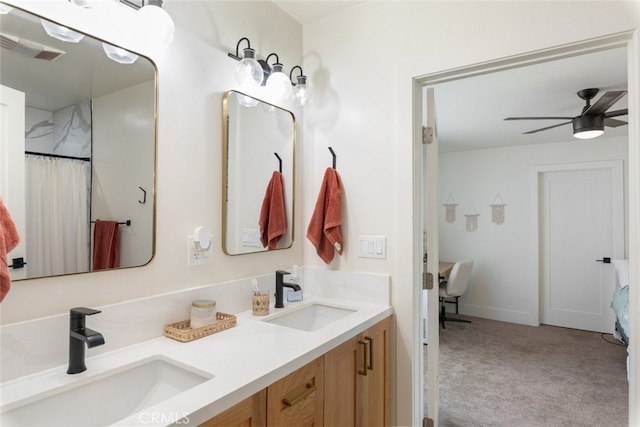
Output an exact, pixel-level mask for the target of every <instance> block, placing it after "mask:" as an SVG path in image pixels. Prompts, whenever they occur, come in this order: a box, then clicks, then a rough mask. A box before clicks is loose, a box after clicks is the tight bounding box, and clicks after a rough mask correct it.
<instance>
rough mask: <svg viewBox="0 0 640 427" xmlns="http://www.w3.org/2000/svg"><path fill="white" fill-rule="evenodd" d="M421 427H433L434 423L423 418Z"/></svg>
mask: <svg viewBox="0 0 640 427" xmlns="http://www.w3.org/2000/svg"><path fill="white" fill-rule="evenodd" d="M422 427H434V422H433V420H432V419H431V418H427V417H424V418H423V419H422Z"/></svg>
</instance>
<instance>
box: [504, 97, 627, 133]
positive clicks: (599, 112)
mask: <svg viewBox="0 0 640 427" xmlns="http://www.w3.org/2000/svg"><path fill="white" fill-rule="evenodd" d="M599 91H600V89H596V88H591V89H583V90H581V91H578V96H579V97H580V98H582V99H584V101H585V103H586V105H585V106H584V108H583V109H582V113H580V115H579V116H575V117H507V118H505V119H504V120H569V121H568V122H564V123H560V124H557V125H553V126H547V127H543V128H540V129H535V130H530V131H528V132H524V133H523V134H531V133H536V132H541V131H543V130H548V129H553V128H556V127H558V126H564V125H568V124H569V123H571V124H572V125H573V136H575V137H576V138H580V139H590V138H595V137H597V136H600V135H602V134H603V133H604V127H605V126H608V127H613V128H615V127H618V126H623V125H626V124H627V122H623V121H622V120H618V119H613V118H612V117H617V116H625V115H627V114H629V110H628V109H627V108H624V109H622V110H615V111H609V112H607V110H608V109H609V108H611V107H612V106H613V104H615V103H616V102H618V100H619V99H620V98H622V97H623V96H625V95H626V94H627V91H626V90H612V91H608V92H605V93H604V95H602V96H601V97H600V98H599V99H598V100H597V101H596V102H595V103H594V104H593V105H591V100H592V99H593V98H594V97H595V96H596V95H597V94H598V92H599Z"/></svg>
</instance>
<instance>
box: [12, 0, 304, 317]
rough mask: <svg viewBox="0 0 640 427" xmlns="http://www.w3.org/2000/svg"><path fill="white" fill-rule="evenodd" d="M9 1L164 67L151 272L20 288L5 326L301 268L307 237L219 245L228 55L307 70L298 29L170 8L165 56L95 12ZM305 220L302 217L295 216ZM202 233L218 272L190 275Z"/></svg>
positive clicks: (58, 2) (255, 17)
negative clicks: (246, 54)
mask: <svg viewBox="0 0 640 427" xmlns="http://www.w3.org/2000/svg"><path fill="white" fill-rule="evenodd" d="M12 3H13V4H15V5H16V6H22V7H23V8H25V9H27V10H31V11H34V12H36V13H39V14H42V15H44V16H48V17H50V18H52V19H53V20H55V21H58V22H59V23H61V24H65V25H67V26H70V27H72V28H75V29H78V30H84V31H86V32H89V33H92V34H95V35H97V36H99V37H101V38H103V39H105V40H107V41H110V42H112V43H115V44H120V45H122V46H124V47H127V48H129V49H131V50H134V51H137V52H139V53H143V54H147V55H149V56H150V57H151V59H152V60H153V61H154V62H155V63H156V64H157V68H158V91H159V101H158V105H159V110H158V141H157V142H158V169H157V192H156V197H157V205H156V221H157V222H156V253H155V257H154V258H153V260H152V261H151V263H150V264H149V265H147V266H145V267H142V268H133V269H124V270H115V271H107V272H97V273H88V274H80V275H72V276H64V277H55V278H47V279H33V280H28V281H25V282H15V283H13V284H12V287H11V291H10V292H9V294H8V295H7V297H6V298H5V300H4V301H3V302H2V306H0V311H1V313H0V316H1V319H2V324H8V323H13V322H18V321H22V320H28V319H35V318H40V317H43V316H50V315H55V314H60V313H65V312H68V310H69V309H70V308H71V307H76V306H89V307H91V306H99V305H106V304H112V303H117V302H120V301H125V300H130V299H134V298H139V297H144V296H149V295H156V294H160V293H165V292H171V291H174V290H180V289H184V288H191V287H195V286H199V285H207V284H215V283H222V282H226V281H229V280H233V279H239V278H245V277H252V276H258V275H262V274H267V273H270V272H273V271H275V270H276V269H278V268H289V267H290V266H291V265H292V264H298V265H302V243H301V241H302V238H301V237H297V239H296V241H294V243H293V246H292V248H291V249H288V250H283V251H272V252H270V253H264V254H255V255H243V256H237V257H232V256H226V255H224V253H223V252H222V246H221V241H220V237H221V223H222V207H221V200H222V194H221V193H222V172H221V169H222V146H221V143H222V96H223V93H224V92H225V91H227V90H230V89H236V90H238V89H239V88H238V85H237V83H236V81H235V78H234V70H235V67H236V64H237V62H236V61H234V60H232V59H231V58H229V57H228V56H227V53H228V52H235V48H236V43H237V42H238V40H239V39H240V38H241V37H248V38H249V39H250V40H251V46H252V47H254V48H255V49H256V51H257V52H258V53H259V54H262V55H263V56H266V55H268V54H269V53H271V52H277V53H278V55H279V58H280V62H282V63H283V64H284V66H285V69H286V70H287V71H288V70H289V69H290V67H292V66H293V65H295V64H297V63H301V62H302V54H301V52H302V28H301V25H300V24H299V23H297V22H295V21H294V20H293V19H292V18H291V17H290V16H288V15H287V14H285V13H284V12H283V11H282V10H280V9H278V8H277V7H275V6H274V5H273V4H271V3H270V2H255V3H251V4H250V5H249V4H247V2H231V1H228V2H226V1H208V2H201V1H188V2H183V1H171V0H169V1H167V5H166V9H167V11H168V12H169V13H170V14H171V16H172V18H173V20H174V22H175V25H176V35H175V39H174V41H173V43H172V44H171V46H170V47H169V48H168V49H167V50H166V51H158V50H154V49H152V48H149V47H147V46H143V45H141V42H138V44H135V41H132V40H131V38H130V36H127V35H126V34H125V32H124V31H122V30H123V28H122V26H116V30H112V29H110V28H108V20H105V19H103V16H101V14H100V13H99V12H98V11H97V10H85V9H81V8H77V7H75V6H74V5H73V4H71V3H70V2H68V1H66V0H48V1H33V0H17V1H13V2H12ZM243 47H244V46H243ZM255 95H256V96H257V97H259V98H260V97H261V96H259V95H257V94H255ZM267 101H270V100H267ZM282 106H283V107H284V108H287V109H289V110H292V111H294V112H296V113H297V112H298V111H299V110H297V109H295V108H293V107H292V106H290V105H284V104H283V105H282ZM299 188H301V186H300V187H298V194H297V197H298V198H300V197H301V190H299ZM297 206H301V204H298V205H297ZM301 217H302V216H301V214H300V213H299V212H298V213H297V214H296V218H301ZM197 225H206V226H209V227H210V228H211V229H212V231H213V235H214V254H213V264H211V265H206V266H199V267H192V268H189V267H187V261H186V260H187V256H186V251H187V236H188V235H190V234H191V233H192V232H193V228H194V227H195V226H197ZM296 228H297V230H296V232H295V235H296V236H303V234H302V232H301V231H300V230H301V229H302V226H301V222H300V221H299V222H298V223H297V224H296ZM34 301H36V304H34ZM38 301H42V303H37V302H38ZM223 305H224V302H223V301H218V306H219V309H221V310H223Z"/></svg>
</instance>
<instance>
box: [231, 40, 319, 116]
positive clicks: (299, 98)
mask: <svg viewBox="0 0 640 427" xmlns="http://www.w3.org/2000/svg"><path fill="white" fill-rule="evenodd" d="M243 41H246V42H247V47H246V48H244V50H243V56H242V57H240V44H241V43H242V42H243ZM227 55H228V56H229V57H230V58H233V59H235V60H236V61H239V64H238V66H237V67H236V80H237V81H238V83H239V84H240V87H241V88H242V89H245V90H246V89H255V88H258V87H261V86H264V87H265V89H266V91H267V93H268V94H269V96H270V97H271V98H272V99H275V100H277V101H282V100H285V99H287V98H289V97H290V96H291V94H292V93H294V95H295V101H296V103H297V104H299V105H300V106H304V104H305V103H306V102H307V101H308V99H309V88H308V87H307V76H305V75H304V74H303V73H302V68H301V67H300V66H299V65H296V66H294V67H293V68H292V69H291V72H290V73H289V78H287V75H286V74H285V73H284V71H283V65H282V64H281V63H280V58H278V54H276V53H270V54H269V56H267V58H266V60H265V59H257V58H256V51H255V50H254V49H252V48H251V42H250V41H249V39H248V38H247V37H243V38H241V39H240V40H239V41H238V43H237V44H236V53H235V54H234V53H231V52H229V53H228V54H227ZM271 56H275V57H276V62H275V63H274V64H273V65H269V58H271ZM296 68H298V69H299V70H300V75H299V76H297V77H296V80H297V83H294V82H293V81H292V78H293V70H295V69H296Z"/></svg>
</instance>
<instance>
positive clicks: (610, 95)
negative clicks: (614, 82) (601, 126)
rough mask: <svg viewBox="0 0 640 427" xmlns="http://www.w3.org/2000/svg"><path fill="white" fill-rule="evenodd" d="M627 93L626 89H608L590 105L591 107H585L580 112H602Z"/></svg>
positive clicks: (592, 113)
mask: <svg viewBox="0 0 640 427" xmlns="http://www.w3.org/2000/svg"><path fill="white" fill-rule="evenodd" d="M626 94H627V91H626V90H610V91H608V92H605V94H604V95H602V96H601V97H600V99H598V100H597V101H596V102H595V104H593V105H591V107H589V108H587V109H586V110H585V111H584V112H583V113H582V114H583V115H584V114H589V115H597V114H603V113H604V112H605V111H607V110H608V109H609V108H611V106H612V105H613V104H615V103H616V102H618V100H619V99H620V98H622V97H623V96H625V95H626Z"/></svg>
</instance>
